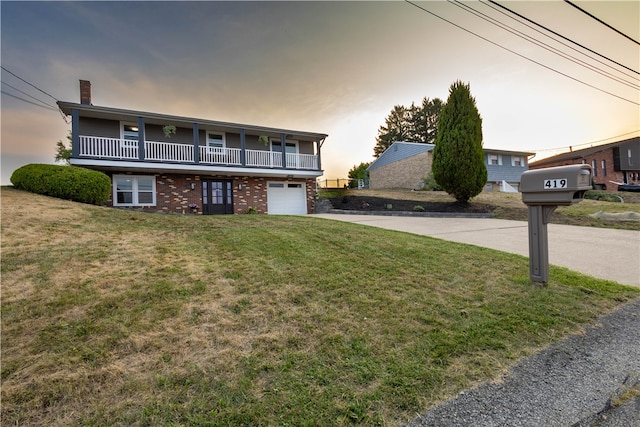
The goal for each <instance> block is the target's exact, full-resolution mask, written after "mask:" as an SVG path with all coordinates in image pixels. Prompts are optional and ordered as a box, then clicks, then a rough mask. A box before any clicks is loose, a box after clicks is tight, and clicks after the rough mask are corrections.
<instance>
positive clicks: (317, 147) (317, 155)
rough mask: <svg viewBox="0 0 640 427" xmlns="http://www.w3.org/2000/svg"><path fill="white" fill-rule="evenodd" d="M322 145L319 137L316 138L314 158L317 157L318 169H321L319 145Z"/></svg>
mask: <svg viewBox="0 0 640 427" xmlns="http://www.w3.org/2000/svg"><path fill="white" fill-rule="evenodd" d="M321 146H322V142H320V140H319V139H316V158H317V159H318V170H322V165H321V164H320V147H321Z"/></svg>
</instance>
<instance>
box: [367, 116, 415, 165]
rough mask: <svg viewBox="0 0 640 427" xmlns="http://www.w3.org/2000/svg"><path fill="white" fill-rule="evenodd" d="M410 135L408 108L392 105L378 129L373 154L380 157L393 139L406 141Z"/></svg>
mask: <svg viewBox="0 0 640 427" xmlns="http://www.w3.org/2000/svg"><path fill="white" fill-rule="evenodd" d="M411 135H412V134H411V116H410V110H409V109H407V108H406V107H403V106H402V105H396V106H394V107H393V109H392V110H391V113H389V116H387V118H386V120H385V123H384V125H383V126H380V128H379V129H378V136H377V137H376V145H375V147H373V155H374V156H375V157H380V154H382V153H384V150H386V149H387V148H389V147H390V146H391V144H393V143H394V142H395V141H408V140H409V139H410V138H411Z"/></svg>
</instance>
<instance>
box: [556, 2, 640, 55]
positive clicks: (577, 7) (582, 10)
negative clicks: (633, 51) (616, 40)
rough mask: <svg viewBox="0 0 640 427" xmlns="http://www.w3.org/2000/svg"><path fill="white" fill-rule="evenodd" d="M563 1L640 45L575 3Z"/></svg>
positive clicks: (639, 43)
mask: <svg viewBox="0 0 640 427" xmlns="http://www.w3.org/2000/svg"><path fill="white" fill-rule="evenodd" d="M564 2H565V3H568V4H570V5H571V6H573V7H575V8H576V9H578V10H579V11H580V12H582V13H584V14H585V15H587V16H588V17H590V18H593V19H595V20H596V21H598V22H599V23H601V24H602V25H604V26H605V27H607V28H609V29H611V30H613V31H615V32H616V33H618V34H620V35H621V36H622V37H626V38H627V39H629V40H631V41H632V42H634V43H635V44H637V45H640V42H638V41H637V40H634V39H632V38H631V37H629V36H628V35H626V34H625V33H623V32H622V31H619V30H617V29H615V28H613V27H612V26H611V25H609V24H607V23H606V22H604V21H603V20H601V19H600V18H598V17H596V16H593V15H592V14H590V13H589V12H587V11H586V10H584V9H583V8H581V7H580V6H578V5H577V4H575V3H573V2H570V1H569V0H564Z"/></svg>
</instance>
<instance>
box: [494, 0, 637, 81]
mask: <svg viewBox="0 0 640 427" xmlns="http://www.w3.org/2000/svg"><path fill="white" fill-rule="evenodd" d="M488 1H489V3H491V4H495V5H496V6H498V7H500V8H502V9H504V10H506V11H508V12H509V13H512V14H514V15H516V16H517V17H519V18H522V19H524V20H526V21H527V22H530V23H532V24H534V25H537V26H538V27H540V28H544V29H545V30H547V31H548V32H550V33H551V34H554V35H556V36H558V37H561V38H562V39H564V40H566V41H568V42H571V43H573V44H575V45H576V46H580V47H581V48H583V49H585V50H588V51H589V52H591V53H593V54H596V55H598V56H599V57H601V58H604V59H606V60H607V61H611V62H613V63H614V64H616V65H619V66H621V67H623V68H625V69H627V70H629V71H631V72H633V73H636V74H640V72H638V71H636V70H634V69H633V68H629V67H627V66H626V65H623V64H621V63H619V62H617V61H614V60H613V59H611V58H609V57H606V56H604V55H602V54H600V53H598V52H596V51H595V50H592V49H589V48H588V47H586V46H583V45H581V44H580V43H578V42H576V41H573V40H571V39H570V38H568V37H565V36H563V35H562V34H560V33H557V32H556V31H553V30H552V29H550V28H547V27H545V26H544V25H542V24H538V23H537V22H535V21H533V20H531V19H529V18H527V17H526V16H523V15H521V14H519V13H518V12H515V11H513V10H511V9H509V8H508V7H506V6H503V5H501V4H500V3H497V2H495V1H494V0H488Z"/></svg>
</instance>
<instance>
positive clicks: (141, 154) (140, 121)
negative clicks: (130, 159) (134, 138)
mask: <svg viewBox="0 0 640 427" xmlns="http://www.w3.org/2000/svg"><path fill="white" fill-rule="evenodd" d="M144 158H145V152H144V117H138V160H140V161H143V160H144Z"/></svg>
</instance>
